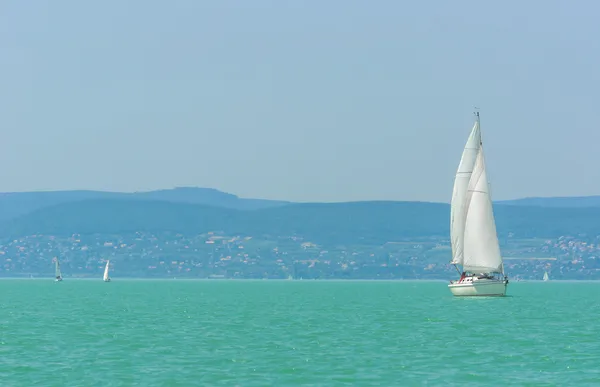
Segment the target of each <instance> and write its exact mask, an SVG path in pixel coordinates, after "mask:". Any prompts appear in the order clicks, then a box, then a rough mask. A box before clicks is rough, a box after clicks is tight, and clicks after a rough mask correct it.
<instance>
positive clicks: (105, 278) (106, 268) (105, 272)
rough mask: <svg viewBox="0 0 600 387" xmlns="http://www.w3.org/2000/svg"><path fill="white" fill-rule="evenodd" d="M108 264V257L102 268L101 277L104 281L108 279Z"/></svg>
mask: <svg viewBox="0 0 600 387" xmlns="http://www.w3.org/2000/svg"><path fill="white" fill-rule="evenodd" d="M109 265H110V259H109V260H108V261H106V267H105V268H104V276H103V277H102V279H103V280H104V281H108V279H109V278H108V268H109Z"/></svg>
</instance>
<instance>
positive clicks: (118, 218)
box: [0, 198, 600, 244]
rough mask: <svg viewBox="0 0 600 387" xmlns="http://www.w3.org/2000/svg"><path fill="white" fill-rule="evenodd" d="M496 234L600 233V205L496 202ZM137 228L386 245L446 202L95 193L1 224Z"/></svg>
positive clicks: (442, 229)
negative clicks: (226, 204)
mask: <svg viewBox="0 0 600 387" xmlns="http://www.w3.org/2000/svg"><path fill="white" fill-rule="evenodd" d="M495 214H496V219H497V226H498V233H499V235H500V237H501V238H502V237H506V236H507V235H508V233H510V232H512V233H514V234H515V236H518V237H522V238H527V237H558V236H561V235H577V234H590V235H598V234H600V222H598V219H600V208H585V209H584V208H542V207H525V206H509V205H496V206H495ZM132 231H174V232H182V233H204V232H208V231H224V232H226V233H227V234H229V235H232V234H237V235H250V236H254V237H260V236H261V235H270V236H275V237H277V236H291V235H298V236H303V237H304V238H307V239H309V240H311V241H313V242H316V243H327V244H332V243H338V244H344V243H359V244H383V243H385V242H388V241H395V240H400V239H403V238H413V237H430V236H447V235H448V233H449V205H447V204H442V203H423V202H353V203H326V204H325V203H308V204H288V205H280V206H278V207H271V208H263V209H257V210H255V211H242V210H238V209H233V208H223V207H214V206H205V205H199V204H189V203H181V202H179V203H175V202H167V201H158V200H150V199H147V200H137V198H132V199H90V200H83V201H76V202H69V203H61V204H58V205H54V206H49V207H45V208H41V209H38V210H36V211H33V212H31V213H28V214H25V215H23V216H21V217H18V218H16V219H11V220H7V221H4V222H3V223H1V227H0V236H3V237H8V236H11V237H13V236H23V235H32V234H51V235H70V234H73V233H82V234H92V233H102V234H119V233H123V232H132Z"/></svg>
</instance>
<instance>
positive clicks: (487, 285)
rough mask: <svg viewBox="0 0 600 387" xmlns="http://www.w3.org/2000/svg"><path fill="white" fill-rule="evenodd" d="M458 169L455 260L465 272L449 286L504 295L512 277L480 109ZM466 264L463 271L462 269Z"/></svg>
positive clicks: (462, 292) (463, 292) (459, 291)
mask: <svg viewBox="0 0 600 387" xmlns="http://www.w3.org/2000/svg"><path fill="white" fill-rule="evenodd" d="M475 115H476V120H475V125H474V126H473V129H472V130H471V134H470V135H469V139H468V140H467V143H466V145H465V149H464V150H463V154H462V157H461V160H460V164H459V166H458V170H457V172H456V178H455V180H454V189H453V193H452V202H451V205H450V239H451V244H452V261H451V263H452V264H453V265H454V266H455V267H456V270H457V271H458V272H459V273H461V275H460V279H459V280H457V281H450V284H449V285H448V287H449V288H450V291H451V292H452V294H453V295H455V296H504V295H506V288H507V286H508V277H507V276H506V275H505V274H504V263H503V261H502V256H501V255H500V245H499V242H498V235H497V232H496V221H495V219H494V212H493V209H492V199H491V196H490V189H489V182H488V179H487V173H486V168H485V156H484V154H483V144H482V142H481V124H480V120H479V112H477V113H475ZM459 266H462V272H461V270H459Z"/></svg>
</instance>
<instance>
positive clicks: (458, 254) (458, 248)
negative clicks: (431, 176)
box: [450, 117, 481, 265]
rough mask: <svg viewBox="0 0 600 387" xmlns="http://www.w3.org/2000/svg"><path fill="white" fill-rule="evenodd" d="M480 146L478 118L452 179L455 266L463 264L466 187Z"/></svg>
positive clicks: (451, 212)
mask: <svg viewBox="0 0 600 387" xmlns="http://www.w3.org/2000/svg"><path fill="white" fill-rule="evenodd" d="M480 145H481V130H480V128H479V117H477V121H475V125H474V126H473V129H472V130H471V135H470V136H469V139H468V140H467V143H466V145H465V149H464V150H463V154H462V157H461V159H460V164H459V165H458V170H457V171H456V177H455V178H454V189H453V191H452V201H451V202H450V240H451V243H452V263H453V264H455V265H462V264H463V239H464V233H465V217H466V207H465V203H466V201H467V187H468V185H469V180H470V179H471V174H472V172H473V167H474V166H475V159H476V158H477V151H478V150H479V147H480Z"/></svg>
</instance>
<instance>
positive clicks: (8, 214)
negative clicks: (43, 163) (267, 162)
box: [0, 187, 288, 222]
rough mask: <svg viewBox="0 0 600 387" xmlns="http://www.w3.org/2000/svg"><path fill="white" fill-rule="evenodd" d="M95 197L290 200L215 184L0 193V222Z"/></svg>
mask: <svg viewBox="0 0 600 387" xmlns="http://www.w3.org/2000/svg"><path fill="white" fill-rule="evenodd" d="M92 199H128V200H153V201H156V200H163V201H167V202H174V203H191V204H203V205H207V206H215V207H224V208H234V209H239V210H256V209H260V208H268V207H274V206H280V205H285V204H288V202H285V201H276V200H260V199H243V198H239V197H237V196H236V195H232V194H229V193H225V192H221V191H219V190H216V189H212V188H187V187H184V188H175V189H165V190H158V191H149V192H135V193H124V192H102V191H42V192H9V193H0V222H1V221H4V220H8V219H13V218H16V217H19V216H21V215H25V214H28V213H30V212H32V211H35V210H38V209H41V208H44V207H49V206H55V205H58V204H63V203H69V202H76V201H82V200H92Z"/></svg>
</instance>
